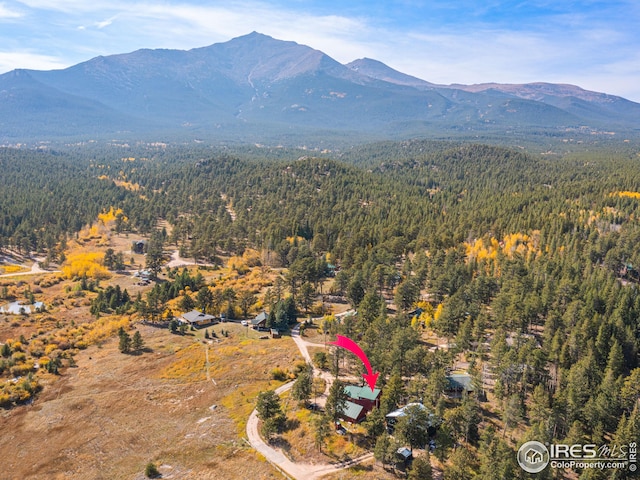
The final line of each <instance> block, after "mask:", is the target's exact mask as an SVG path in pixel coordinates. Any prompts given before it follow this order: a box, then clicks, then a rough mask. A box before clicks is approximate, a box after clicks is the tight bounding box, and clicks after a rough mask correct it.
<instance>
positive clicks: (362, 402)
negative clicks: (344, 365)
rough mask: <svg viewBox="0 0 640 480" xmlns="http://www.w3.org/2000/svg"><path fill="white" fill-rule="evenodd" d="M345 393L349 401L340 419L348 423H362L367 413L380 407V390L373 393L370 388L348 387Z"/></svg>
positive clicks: (345, 388)
mask: <svg viewBox="0 0 640 480" xmlns="http://www.w3.org/2000/svg"><path fill="white" fill-rule="evenodd" d="M344 392H345V393H346V394H347V396H348V397H349V400H348V401H347V403H346V405H345V408H344V410H343V411H342V412H341V413H340V414H339V417H340V418H342V419H343V420H346V421H347V422H351V423H358V422H360V421H361V420H362V419H364V418H365V417H366V416H367V413H369V412H370V411H371V410H373V408H375V407H378V406H379V405H380V392H381V390H380V389H379V388H375V389H374V390H373V391H372V390H371V388H369V387H368V386H362V387H361V386H358V385H347V386H345V387H344Z"/></svg>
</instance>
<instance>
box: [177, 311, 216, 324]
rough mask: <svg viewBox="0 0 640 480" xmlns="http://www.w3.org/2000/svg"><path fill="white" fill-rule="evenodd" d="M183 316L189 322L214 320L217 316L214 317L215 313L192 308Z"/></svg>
mask: <svg viewBox="0 0 640 480" xmlns="http://www.w3.org/2000/svg"><path fill="white" fill-rule="evenodd" d="M182 318H184V319H185V320H186V321H187V322H189V323H194V322H203V321H204V322H206V321H207V320H213V319H214V318H216V317H214V316H213V315H208V314H206V313H202V312H200V311H198V310H191V311H190V312H187V313H185V314H183V315H182Z"/></svg>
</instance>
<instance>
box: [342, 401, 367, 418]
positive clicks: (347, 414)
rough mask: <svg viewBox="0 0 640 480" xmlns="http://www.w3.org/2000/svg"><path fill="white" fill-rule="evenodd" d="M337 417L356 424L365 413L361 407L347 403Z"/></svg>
mask: <svg viewBox="0 0 640 480" xmlns="http://www.w3.org/2000/svg"><path fill="white" fill-rule="evenodd" d="M338 416H339V417H340V418H341V419H343V420H345V421H347V422H350V423H358V422H360V421H362V420H363V419H364V417H366V416H367V411H366V410H365V408H364V407H363V406H362V405H358V404H357V403H353V402H350V401H347V403H346V404H345V406H344V408H343V409H342V411H340V412H339V413H338Z"/></svg>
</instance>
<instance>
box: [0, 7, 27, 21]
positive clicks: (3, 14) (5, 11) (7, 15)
mask: <svg viewBox="0 0 640 480" xmlns="http://www.w3.org/2000/svg"><path fill="white" fill-rule="evenodd" d="M20 17H22V13H20V12H17V11H15V10H11V9H10V8H7V6H6V5H5V4H4V3H0V20H1V19H12V18H20Z"/></svg>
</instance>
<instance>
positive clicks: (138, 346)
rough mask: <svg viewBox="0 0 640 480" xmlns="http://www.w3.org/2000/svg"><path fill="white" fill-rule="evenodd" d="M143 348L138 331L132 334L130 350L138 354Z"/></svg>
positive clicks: (142, 341)
mask: <svg viewBox="0 0 640 480" xmlns="http://www.w3.org/2000/svg"><path fill="white" fill-rule="evenodd" d="M143 347H144V340H143V339H142V335H141V334H140V332H139V331H138V330H136V333H134V334H133V340H132V341H131V348H132V349H133V351H134V352H139V351H140V350H142V348H143Z"/></svg>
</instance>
